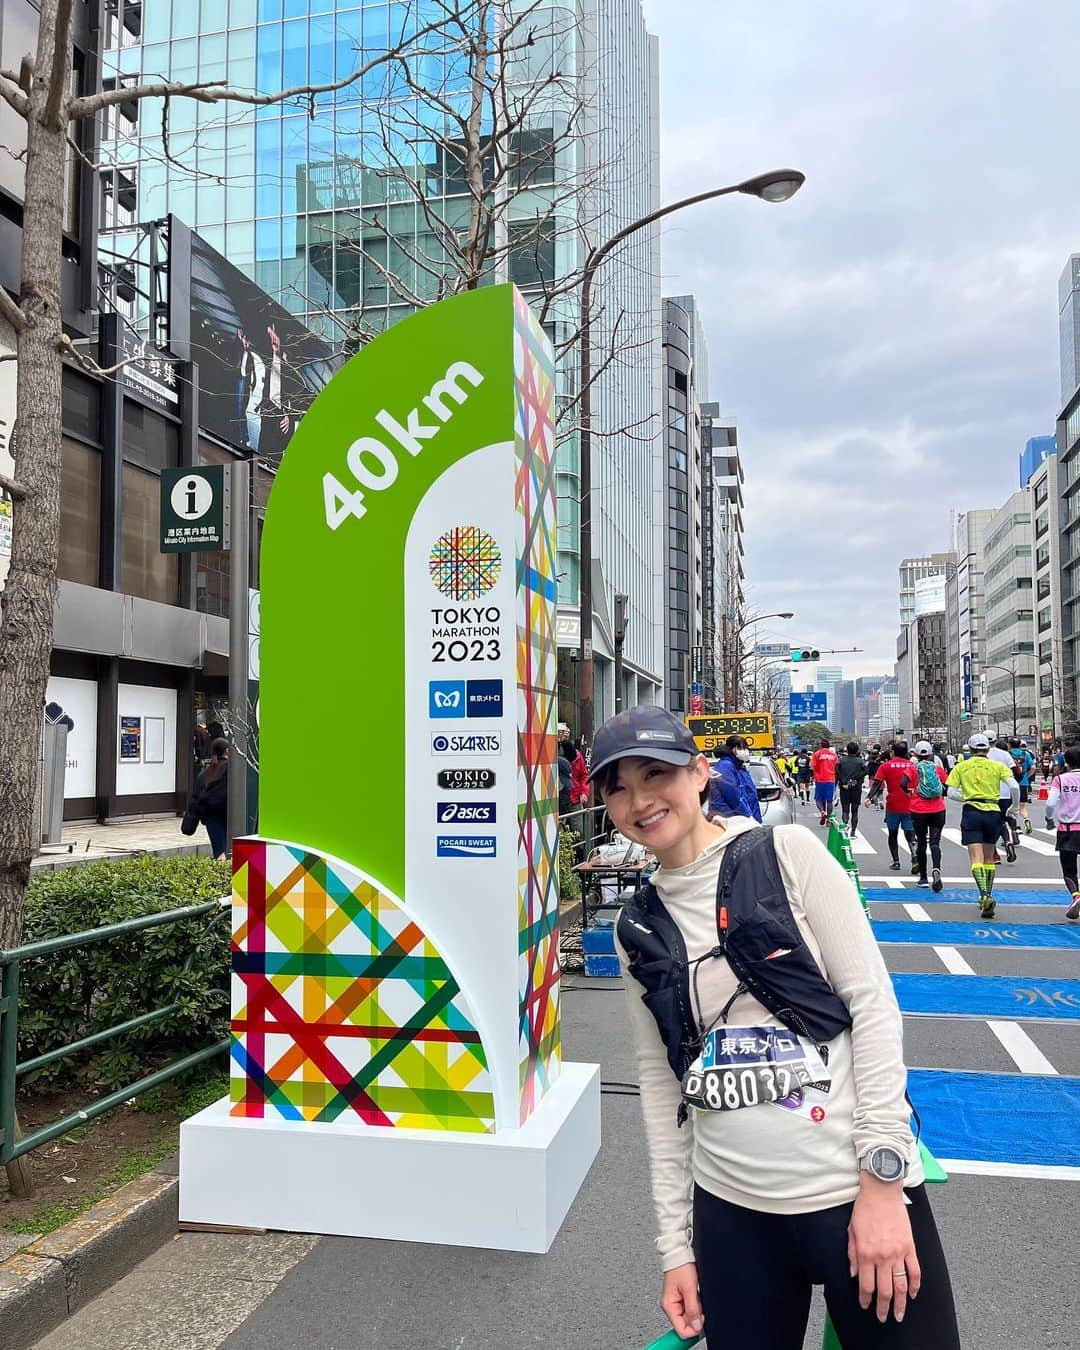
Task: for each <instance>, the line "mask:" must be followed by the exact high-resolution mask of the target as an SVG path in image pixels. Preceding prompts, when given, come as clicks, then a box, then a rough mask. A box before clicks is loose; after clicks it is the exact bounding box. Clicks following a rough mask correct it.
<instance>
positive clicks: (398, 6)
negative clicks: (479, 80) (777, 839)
mask: <svg viewBox="0 0 1080 1350" xmlns="http://www.w3.org/2000/svg"><path fill="white" fill-rule="evenodd" d="M510 8H511V10H513V8H514V6H513V5H511V6H510ZM521 8H524V9H528V10H530V11H532V13H531V15H530V19H529V25H530V29H531V30H532V36H533V40H532V41H530V42H529V43H528V44H527V45H525V44H521V50H520V52H519V54H518V55H517V56H516V57H515V58H514V59H513V63H512V65H511V74H510V77H509V81H508V84H509V87H510V88H511V89H515V88H516V89H519V90H520V89H523V88H530V89H533V90H536V89H543V90H544V91H545V92H544V93H543V94H542V95H541V96H539V97H536V96H534V97H533V98H532V99H531V101H530V107H529V113H528V117H527V118H526V119H525V120H524V121H523V123H522V126H521V128H520V130H519V131H518V132H516V133H515V137H514V139H513V141H512V144H511V152H512V154H513V155H514V156H516V157H517V159H518V160H519V162H520V164H521V165H522V166H524V167H523V168H522V169H520V170H519V171H517V174H516V176H515V174H514V173H511V174H510V176H509V177H508V178H507V179H506V180H505V187H504V190H505V191H506V193H507V196H508V201H509V206H508V209H507V210H506V212H505V213H503V216H502V223H501V228H502V229H504V230H505V231H507V234H508V237H509V239H510V241H511V243H512V242H513V239H514V236H515V232H520V237H521V239H522V240H523V246H522V247H521V248H520V249H518V250H516V251H515V250H511V251H510V252H508V253H505V254H504V255H503V257H502V260H501V264H500V265H499V266H498V267H497V268H495V269H493V274H492V275H491V277H490V279H491V280H507V279H509V280H512V281H514V282H516V284H518V285H519V286H520V287H521V288H522V289H523V290H524V291H525V292H526V294H530V293H533V294H535V292H536V289H537V284H538V282H539V281H540V280H541V278H543V279H544V281H545V282H546V283H548V285H549V286H550V285H551V284H552V283H554V286H555V287H556V288H557V285H558V281H559V279H560V278H563V277H567V276H572V275H573V274H574V273H575V272H576V271H577V270H578V269H579V268H580V267H581V265H582V262H583V259H584V254H585V248H586V244H587V243H594V242H600V241H602V240H603V239H604V238H606V237H607V236H608V235H610V234H611V233H612V232H614V230H617V229H619V228H621V227H622V226H623V225H625V224H626V223H627V222H628V221H630V220H632V219H634V218H635V217H636V216H638V215H641V214H644V213H645V212H647V211H649V210H650V209H652V208H653V207H654V206H655V205H656V201H657V199H656V182H657V178H658V174H657V171H656V165H657V89H658V79H657V52H656V46H655V40H654V39H651V38H650V37H649V35H648V33H647V32H646V30H645V26H644V19H643V17H642V13H641V4H640V0H570V3H568V4H565V3H564V4H562V5H554V4H552V5H546V4H545V5H542V6H536V5H533V4H530V5H528V6H525V5H522V6H521ZM442 12H444V7H441V6H436V5H433V4H431V3H429V2H428V0H408V2H407V3H394V2H391V0H379V2H378V3H367V4H362V3H360V0H336V3H335V0H142V3H141V4H139V3H132V0H111V11H110V22H109V26H108V31H107V34H106V45H107V50H106V53H105V75H106V79H107V80H108V79H118V78H122V77H131V78H137V79H138V78H141V79H143V80H150V79H152V78H154V77H159V76H160V77H164V78H168V79H170V80H175V81H200V82H208V83H212V82H215V81H224V82H226V83H227V84H228V85H229V86H230V87H232V88H235V89H244V90H253V91H258V92H261V93H268V92H272V91H276V90H279V89H285V88H291V87H297V86H311V85H314V86H319V85H329V84H333V83H335V82H340V81H342V80H346V79H348V77H349V76H351V75H353V74H355V73H356V71H357V70H358V69H360V67H361V66H363V65H364V64H365V63H366V62H367V61H369V60H370V59H371V58H372V57H373V56H375V55H377V54H378V53H380V52H386V51H388V50H389V49H390V48H392V47H394V46H396V45H398V44H399V43H400V42H401V41H402V40H403V39H407V38H409V37H410V36H411V35H414V34H415V33H416V32H417V29H418V26H423V25H424V24H426V23H429V22H431V21H432V19H433V17H434V16H435V15H436V14H438V13H442ZM553 76H554V77H555V78H554V79H553V78H552V77H553ZM468 84H469V81H468V69H467V61H466V59H465V58H464V56H463V55H462V53H461V51H460V50H458V51H454V50H453V49H452V47H451V46H450V45H448V44H445V43H439V44H435V43H432V44H430V49H429V44H428V41H427V39H423V40H422V41H421V42H419V43H417V44H416V45H414V47H413V50H412V53H411V55H410V57H409V60H408V63H407V65H404V66H403V65H402V64H401V63H390V64H387V65H382V66H379V67H377V68H376V69H375V70H374V71H372V72H370V73H369V74H367V75H365V76H364V77H363V78H362V79H358V80H355V81H353V82H351V83H348V84H347V85H345V87H343V88H340V89H337V90H336V91H333V92H326V93H323V94H320V95H317V96H316V97H314V98H310V97H308V96H306V95H302V96H299V97H297V98H296V99H293V100H291V101H288V102H285V103H279V104H274V105H271V106H267V107H253V106H251V105H247V104H243V103H231V102H230V103H219V102H209V103H200V102H196V101H193V100H191V99H188V98H173V99H171V100H170V101H169V104H168V106H167V107H166V105H165V103H164V102H163V101H162V100H160V99H154V100H146V101H144V102H142V103H141V104H139V105H135V104H121V105H118V107H117V108H115V109H113V110H111V112H110V115H109V118H108V122H107V124H106V126H105V127H104V128H103V156H102V159H103V163H102V170H101V178H102V209H103V221H102V223H103V227H104V230H105V231H106V232H107V233H108V237H109V241H110V242H108V243H107V244H106V246H105V252H106V254H108V252H109V251H110V250H111V254H112V256H113V259H114V260H116V259H128V258H131V259H133V260H134V261H135V262H136V264H137V263H138V262H142V263H145V262H146V261H147V259H146V257H145V250H146V247H147V245H146V241H145V238H144V236H143V235H142V234H141V232H140V231H139V230H138V229H137V228H136V227H137V226H138V225H139V224H140V223H143V222H147V221H152V220H155V219H161V218H163V217H164V216H166V215H167V214H170V213H171V214H175V215H176V216H178V217H179V218H180V219H182V220H183V221H184V222H185V223H187V224H188V225H190V226H191V227H192V228H193V229H195V230H196V231H197V232H198V233H199V235H201V236H202V238H204V239H205V240H206V241H207V242H208V243H209V244H210V245H211V246H212V247H214V248H216V249H218V250H219V251H220V252H221V253H223V254H224V255H225V257H227V258H228V259H229V261H230V262H232V263H234V264H235V265H236V266H237V267H239V268H240V269H241V270H243V271H244V272H246V273H247V274H248V275H250V276H251V277H252V278H253V279H254V280H255V281H256V282H257V284H258V285H259V286H260V287H262V288H263V289H264V290H265V291H266V292H267V293H268V294H269V295H271V296H272V297H273V298H274V299H276V300H278V301H279V302H280V303H281V304H282V305H284V306H285V308H287V309H288V310H290V311H291V312H292V313H294V314H296V315H297V316H298V317H299V318H301V319H302V320H303V321H304V322H305V323H306V324H307V325H308V326H309V327H311V328H312V329H314V330H316V331H320V332H322V333H324V334H325V335H326V336H327V337H329V338H331V339H332V340H334V341H341V342H343V343H345V344H349V343H353V342H362V341H364V340H366V339H367V338H369V337H370V336H371V335H373V334H374V333H377V332H378V331H380V330H381V329H382V328H384V327H385V326H387V325H388V324H390V323H393V322H395V321H396V320H397V319H399V318H401V317H403V316H405V315H407V314H408V313H410V312H411V310H412V309H413V308H414V307H415V306H416V305H418V304H425V303H429V302H431V301H433V300H435V299H437V298H438V297H439V295H440V294H441V293H443V290H444V289H445V284H446V282H445V278H446V277H447V276H448V275H450V274H452V273H453V272H454V271H455V270H456V269H455V266H454V263H453V261H452V254H453V251H454V240H455V239H456V238H458V237H459V233H458V232H460V231H461V230H463V229H464V228H465V226H466V224H467V220H468V210H469V198H468V193H467V190H466V183H465V175H464V171H463V167H462V163H461V159H460V157H459V156H457V155H456V154H455V153H454V151H453V147H452V145H449V146H448V143H449V142H452V141H453V136H452V134H451V133H450V132H448V131H447V127H448V126H452V125H453V123H452V114H453V112H454V111H463V110H465V108H466V105H467V98H468ZM418 91H419V92H418ZM424 91H427V93H426V95H425V92H424ZM432 92H437V94H438V96H439V100H441V101H442V102H443V103H445V105H446V106H445V107H443V106H440V102H439V100H436V99H434V98H432V97H431V96H430V95H431V93H432ZM166 128H167V135H163V131H165V129H166ZM538 222H540V224H539V225H538ZM658 262H659V260H658V233H657V232H656V230H655V229H653V230H651V231H643V232H642V233H641V236H640V237H635V238H634V240H633V241H632V242H631V243H630V244H629V245H628V246H627V247H626V249H624V250H622V251H620V252H619V253H617V254H616V255H615V256H613V257H612V258H611V259H609V261H608V262H607V263H606V264H605V266H604V269H603V270H602V272H601V274H600V276H599V279H598V286H597V289H596V291H595V292H594V294H595V295H596V298H597V305H598V308H599V309H600V311H601V318H600V320H599V322H598V325H597V327H598V330H599V331H598V332H597V337H596V341H597V346H598V348H600V349H601V350H602V349H603V343H604V340H605V336H606V330H607V326H608V325H609V324H610V323H611V322H612V316H613V315H616V314H620V313H621V314H622V315H623V325H624V326H623V330H622V331H623V332H625V333H627V334H628V337H627V339H626V350H625V351H624V352H623V353H622V354H621V355H620V358H619V359H618V360H617V361H615V362H613V363H611V364H610V365H609V366H608V367H607V368H606V369H605V370H604V371H603V372H602V374H601V375H600V377H599V379H598V381H597V386H596V391H595V395H594V406H595V412H594V427H595V428H596V430H597V432H598V435H597V436H596V442H597V448H596V449H595V451H594V454H595V455H596V458H597V462H596V463H595V465H594V474H593V481H594V490H595V492H596V497H595V498H594V522H595V523H594V538H595V539H596V541H597V552H598V554H599V557H598V559H597V560H596V562H595V564H594V569H595V566H598V567H599V568H600V574H601V577H602V586H601V588H600V591H601V595H600V598H599V602H598V606H597V608H598V624H597V627H598V633H597V638H596V651H597V657H598V660H599V661H600V663H601V664H600V668H599V669H598V671H597V678H598V693H597V713H598V716H599V715H602V714H603V713H604V712H606V711H609V710H610V701H611V688H610V687H609V686H610V683H611V678H612V676H611V670H610V658H611V657H612V656H613V650H612V648H613V644H612V642H611V641H610V638H611V634H610V632H609V625H606V624H605V615H606V614H608V613H610V612H612V609H613V599H614V594H615V593H616V592H623V593H625V594H628V595H629V596H630V615H631V617H630V623H629V627H628V632H627V639H626V647H625V660H626V662H627V668H628V670H629V671H630V672H632V674H633V676H634V678H635V679H636V680H637V688H631V690H630V694H631V697H648V696H649V693H650V690H655V689H656V688H657V687H658V686H659V684H660V682H661V679H662V676H661V673H660V672H661V670H662V664H663V635H662V629H661V626H660V623H659V622H658V620H657V619H656V618H655V616H656V615H657V614H658V611H659V605H660V602H661V601H662V595H661V592H660V589H659V586H658V583H657V577H661V578H662V574H663V569H662V565H661V564H660V559H661V557H662V548H663V535H662V521H661V520H660V519H659V515H660V512H659V509H658V508H659V489H660V487H661V481H660V479H659V478H658V474H660V473H662V467H660V468H658V456H657V454H656V453H655V445H656V444H657V443H658V442H659V438H660V435H661V431H662V428H661V425H660V418H659V417H658V416H657V412H658V409H659V407H660V397H661V375H660V342H659V315H658V310H659V265H658ZM137 305H138V302H137V301H136V302H134V304H133V314H132V317H136V318H137V317H138V316H137V314H135V313H134V310H135V309H136V308H137ZM548 320H549V321H548V328H549V331H550V334H551V336H552V338H553V339H554V340H555V341H556V343H559V342H564V341H567V340H568V339H570V338H571V337H572V335H573V333H574V331H575V330H576V324H577V319H576V310H575V297H574V293H573V291H572V290H568V292H567V294H566V295H564V296H562V297H561V298H560V299H559V300H558V301H557V302H556V303H555V304H554V305H553V306H552V307H551V311H550V314H549V316H548ZM571 366H572V363H571V362H570V361H569V360H568V361H567V362H566V363H565V364H564V367H563V370H562V372H561V375H560V385H559V391H560V394H561V395H562V397H563V398H572V396H573V393H574V387H575V382H574V379H573V373H572V368H571ZM622 427H626V428H627V430H626V432H625V433H623V432H622V431H620V428H622ZM558 456H559V458H558V492H559V499H560V500H559V521H560V527H559V538H558V544H559V574H560V596H559V599H560V619H561V620H562V618H563V617H564V616H565V618H566V620H567V622H566V623H563V622H562V621H561V622H560V634H561V636H560V645H561V646H563V647H565V648H566V651H567V655H569V651H570V649H571V648H573V647H574V646H575V645H576V639H575V634H574V632H573V628H572V622H570V621H572V617H573V611H574V606H575V605H576V603H577V595H578V579H579V576H580V559H579V556H578V498H579V496H580V493H579V489H578V445H577V438H576V435H574V434H573V433H570V434H568V435H566V436H565V437H564V438H563V439H562V441H561V443H560V445H559V449H558ZM661 584H662V583H661ZM594 589H595V586H594ZM605 599H606V603H605ZM563 683H564V686H565V687H564V692H565V694H566V696H567V697H568V698H569V699H570V700H571V701H572V700H573V687H572V686H573V680H572V679H570V678H568V679H567V680H566V681H565V682H563Z"/></svg>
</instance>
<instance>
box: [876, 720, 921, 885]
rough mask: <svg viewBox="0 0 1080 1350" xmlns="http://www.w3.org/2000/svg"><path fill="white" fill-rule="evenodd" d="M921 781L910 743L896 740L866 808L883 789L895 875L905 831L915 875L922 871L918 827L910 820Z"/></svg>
mask: <svg viewBox="0 0 1080 1350" xmlns="http://www.w3.org/2000/svg"><path fill="white" fill-rule="evenodd" d="M918 781H919V771H918V769H917V768H916V767H915V763H914V761H913V760H912V759H910V758H909V757H908V747H907V741H894V742H893V746H892V757H891V758H890V759H887V760H886V761H885V763H884V764H882V765H881V766H880V768H879V769H878V771H877V773H876V774H874V781H873V783H872V784H871V786H870V795H869V796H868V797H867V799H866V804H867V806H872V805H873V804H874V803H875V802H876V801H877V799H878V798H879V797H880V796H881V793H882V791H883V790H884V792H885V828H886V829H887V830H888V832H889V854H890V856H891V857H892V862H891V863H890V864H889V868H890V870H891V871H893V872H899V871H900V849H899V847H898V836H899V832H900V831H901V830H903V831H904V838H905V839H906V840H907V841H908V848H910V849H911V875H912V876H916V875H918V871H919V863H918V859H917V858H916V857H915V849H916V843H915V825H914V823H913V821H912V819H911V794H912V793H913V792H914V791H915V785H916V783H917V782H918Z"/></svg>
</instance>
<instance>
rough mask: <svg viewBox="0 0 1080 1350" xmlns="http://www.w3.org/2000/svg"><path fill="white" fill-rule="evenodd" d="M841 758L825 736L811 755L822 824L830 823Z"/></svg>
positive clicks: (815, 798) (815, 799) (817, 803)
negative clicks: (837, 767) (837, 764)
mask: <svg viewBox="0 0 1080 1350" xmlns="http://www.w3.org/2000/svg"><path fill="white" fill-rule="evenodd" d="M839 758H840V756H839V755H838V754H837V753H836V751H835V750H834V749H833V748H832V746H831V745H830V744H829V741H828V737H825V736H823V737H822V738H821V744H820V745H819V746H818V748H817V749H816V750H815V751H814V753H813V754H812V755H811V756H810V767H811V768H812V769H813V771H814V802H815V803H816V805H817V809H818V810H819V811H820V812H821V824H822V825H828V823H829V812H830V811H831V810H832V804H833V798H834V797H835V796H836V762H837V760H838V759H839Z"/></svg>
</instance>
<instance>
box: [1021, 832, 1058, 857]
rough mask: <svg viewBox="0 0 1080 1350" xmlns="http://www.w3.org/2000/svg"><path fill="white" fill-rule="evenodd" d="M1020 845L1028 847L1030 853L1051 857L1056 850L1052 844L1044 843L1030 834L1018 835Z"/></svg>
mask: <svg viewBox="0 0 1080 1350" xmlns="http://www.w3.org/2000/svg"><path fill="white" fill-rule="evenodd" d="M1020 847H1021V848H1027V849H1030V850H1031V851H1032V853H1041V854H1042V855H1043V857H1044V858H1052V857H1053V856H1054V854H1055V853H1056V852H1057V849H1056V848H1055V847H1054V845H1053V844H1046V843H1044V842H1043V841H1042V840H1041V839H1036V838H1034V836H1032V835H1030V834H1022V835H1021V836H1020Z"/></svg>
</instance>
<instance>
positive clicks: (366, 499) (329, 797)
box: [259, 286, 514, 896]
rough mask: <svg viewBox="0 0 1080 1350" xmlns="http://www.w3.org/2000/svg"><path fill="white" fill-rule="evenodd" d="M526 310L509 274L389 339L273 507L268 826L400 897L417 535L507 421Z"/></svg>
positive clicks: (336, 397)
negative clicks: (425, 505) (409, 578)
mask: <svg viewBox="0 0 1080 1350" xmlns="http://www.w3.org/2000/svg"><path fill="white" fill-rule="evenodd" d="M513 322H514V308H513V288H512V287H511V286H497V287H490V288H485V289H483V290H479V291H473V292H470V293H468V294H466V295H462V296H457V297H455V298H453V299H450V300H446V301H443V302H442V303H441V304H439V305H435V306H432V307H431V308H430V309H426V310H423V311H421V312H420V313H418V314H415V315H413V316H412V317H410V318H409V319H407V320H405V321H404V322H403V323H401V324H399V325H398V326H396V327H394V328H391V329H389V330H388V331H387V332H385V333H383V334H382V335H381V336H380V337H378V338H376V339H375V341H374V342H372V343H370V344H369V345H368V346H367V347H365V348H364V350H363V351H362V352H360V353H359V354H358V355H356V356H355V357H353V358H352V360H351V361H349V362H348V364H347V365H346V366H345V367H344V368H343V369H342V370H341V371H339V372H338V374H337V375H336V376H335V377H334V379H333V380H332V381H331V382H330V383H329V384H328V385H327V387H326V388H325V389H324V390H323V392H322V393H321V394H320V395H319V397H318V398H317V399H316V400H315V402H314V404H313V405H312V407H311V409H310V410H309V412H308V413H307V414H306V415H305V417H304V420H303V422H302V423H301V425H300V428H299V430H298V431H297V433H296V435H295V436H294V437H293V439H292V442H291V443H290V446H289V449H288V452H287V454H286V455H285V457H284V459H283V461H282V464H281V468H280V471H279V473H278V476H277V480H276V482H275V484H274V488H273V491H272V493H271V496H270V502H269V507H268V509H267V514H266V522H265V526H264V531H263V538H262V555H261V591H262V637H261V651H260V663H261V672H260V674H261V693H260V698H261V708H262V723H261V727H260V738H261V749H260V780H261V781H260V822H259V828H260V834H262V835H263V836H269V837H276V838H279V839H292V840H296V841H302V842H303V844H304V845H305V846H307V847H309V848H311V849H313V850H316V851H319V852H325V853H328V854H332V855H334V856H336V857H339V858H342V859H345V860H347V861H349V862H352V863H354V864H355V865H357V866H359V867H362V868H363V869H364V871H366V872H367V873H368V874H369V875H371V876H373V877H377V878H378V879H379V882H380V884H381V885H382V886H384V887H386V888H387V889H388V890H389V891H391V892H392V893H394V894H396V895H399V896H400V895H404V891H405V858H404V847H405V846H404V828H403V810H404V805H403V803H404V793H405V724H404V719H405V714H404V708H403V702H402V688H403V684H404V669H405V633H404V625H405V610H404V605H405V579H404V569H403V566H402V559H403V557H404V554H405V543H406V535H407V532H408V529H409V525H410V522H411V520H412V518H413V514H414V512H415V510H416V508H417V506H418V504H419V503H420V501H421V499H422V498H423V497H424V494H425V493H426V492H427V491H428V489H429V488H431V486H432V485H433V483H434V482H435V480H436V479H437V478H438V477H439V476H440V475H441V474H442V473H443V472H444V471H445V470H446V469H447V468H448V467H449V466H450V465H452V464H454V463H455V462H456V461H458V460H460V459H461V458H463V457H464V456H466V455H468V454H469V453H470V452H471V451H474V450H476V449H477V447H479V446H485V445H489V444H492V443H495V442H498V441H501V440H505V439H506V437H507V435H508V434H509V432H510V429H511V428H512V425H513V417H514V370H513V347H512V342H511V334H512V331H513ZM474 373H475V374H479V376H480V379H479V382H477V381H476V380H475V378H474ZM350 466H351V467H350ZM357 471H358V472H359V478H358V477H357ZM328 476H329V477H328ZM355 494H359V495H355Z"/></svg>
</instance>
